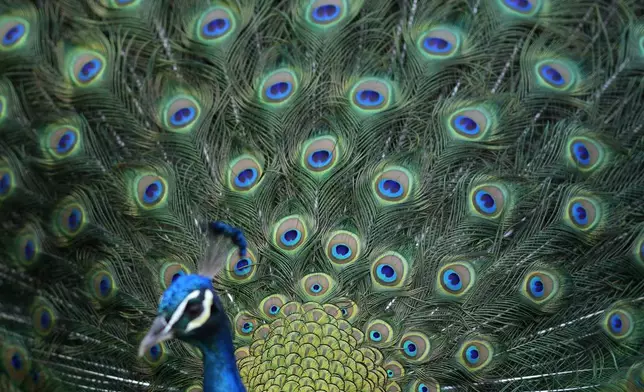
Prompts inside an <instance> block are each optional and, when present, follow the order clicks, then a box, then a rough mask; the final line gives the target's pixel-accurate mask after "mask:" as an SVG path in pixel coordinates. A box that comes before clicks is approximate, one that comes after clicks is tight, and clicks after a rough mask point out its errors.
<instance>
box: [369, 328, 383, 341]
mask: <svg viewBox="0 0 644 392" xmlns="http://www.w3.org/2000/svg"><path fill="white" fill-rule="evenodd" d="M369 338H370V339H371V340H373V341H374V342H379V341H381V340H382V334H381V333H380V332H378V331H371V332H369Z"/></svg>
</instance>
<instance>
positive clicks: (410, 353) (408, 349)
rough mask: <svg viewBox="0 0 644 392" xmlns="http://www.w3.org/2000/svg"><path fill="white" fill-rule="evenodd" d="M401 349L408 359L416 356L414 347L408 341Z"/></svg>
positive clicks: (416, 350)
mask: <svg viewBox="0 0 644 392" xmlns="http://www.w3.org/2000/svg"><path fill="white" fill-rule="evenodd" d="M403 349H404V350H405V354H407V355H408V356H410V357H415V356H416V355H417V354H418V349H417V348H416V345H415V344H414V343H413V342H412V341H410V340H407V341H405V343H404V344H403Z"/></svg>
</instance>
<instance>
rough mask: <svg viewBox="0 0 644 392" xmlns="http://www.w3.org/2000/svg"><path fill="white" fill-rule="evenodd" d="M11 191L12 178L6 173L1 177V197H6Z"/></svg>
mask: <svg viewBox="0 0 644 392" xmlns="http://www.w3.org/2000/svg"><path fill="white" fill-rule="evenodd" d="M10 190H11V176H10V175H9V173H4V174H3V175H2V177H0V195H6V194H7V193H9V191H10Z"/></svg>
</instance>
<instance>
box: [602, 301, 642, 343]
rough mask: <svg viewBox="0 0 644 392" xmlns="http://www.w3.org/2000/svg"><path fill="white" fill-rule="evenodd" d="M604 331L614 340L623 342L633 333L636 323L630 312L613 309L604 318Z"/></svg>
mask: <svg viewBox="0 0 644 392" xmlns="http://www.w3.org/2000/svg"><path fill="white" fill-rule="evenodd" d="M604 329H605V330H606V332H607V333H608V335H609V336H611V337H612V338H613V339H616V340H621V339H624V338H626V337H628V336H629V335H630V334H631V333H632V332H633V330H634V329H635V322H634V320H633V316H632V315H631V314H630V313H629V312H628V311H626V310H622V309H613V310H611V311H609V312H606V316H604Z"/></svg>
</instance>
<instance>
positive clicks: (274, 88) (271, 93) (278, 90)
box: [266, 82, 293, 101]
mask: <svg viewBox="0 0 644 392" xmlns="http://www.w3.org/2000/svg"><path fill="white" fill-rule="evenodd" d="M291 91H293V84H292V83H290V82H277V83H274V84H272V85H271V86H270V87H269V88H268V89H267V90H266V96H267V97H268V98H269V99H272V100H275V101H278V100H281V99H284V98H286V97H288V96H289V95H290V94H291Z"/></svg>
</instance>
